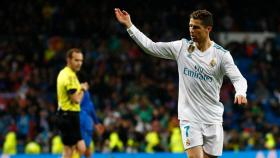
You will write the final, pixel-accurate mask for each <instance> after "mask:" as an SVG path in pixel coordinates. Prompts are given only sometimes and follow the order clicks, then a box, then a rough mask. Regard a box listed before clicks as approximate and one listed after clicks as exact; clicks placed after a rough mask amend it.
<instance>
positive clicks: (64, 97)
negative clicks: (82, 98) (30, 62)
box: [56, 66, 81, 111]
mask: <svg viewBox="0 0 280 158" xmlns="http://www.w3.org/2000/svg"><path fill="white" fill-rule="evenodd" d="M56 84H57V85H56V87H57V99H58V106H59V108H60V109H62V110H63V111H80V104H78V103H74V102H72V101H71V99H70V94H69V93H68V91H69V90H71V89H75V90H76V92H77V91H80V90H81V85H80V82H79V80H78V78H77V75H76V73H75V72H74V71H73V70H72V69H71V68H69V67H67V66H66V67H65V68H63V69H62V70H61V71H60V72H59V74H58V76H57V83H56Z"/></svg>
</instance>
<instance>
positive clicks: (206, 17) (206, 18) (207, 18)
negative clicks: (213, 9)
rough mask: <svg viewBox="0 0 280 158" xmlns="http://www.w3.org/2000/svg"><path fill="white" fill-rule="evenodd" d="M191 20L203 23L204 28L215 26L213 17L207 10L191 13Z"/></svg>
mask: <svg viewBox="0 0 280 158" xmlns="http://www.w3.org/2000/svg"><path fill="white" fill-rule="evenodd" d="M190 18H192V19H198V20H201V21H202V24H203V25H204V26H213V16H212V13H210V12H209V11H207V10H205V9H204V10H196V11H194V12H192V13H191V15H190Z"/></svg>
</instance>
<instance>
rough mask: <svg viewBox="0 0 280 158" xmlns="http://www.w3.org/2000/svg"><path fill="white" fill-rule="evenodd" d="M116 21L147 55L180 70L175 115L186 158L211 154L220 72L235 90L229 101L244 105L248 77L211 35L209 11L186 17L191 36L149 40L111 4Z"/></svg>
mask: <svg viewBox="0 0 280 158" xmlns="http://www.w3.org/2000/svg"><path fill="white" fill-rule="evenodd" d="M115 16H116V18H117V20H118V21H119V22H120V23H121V24H123V25H124V26H125V27H126V28H127V32H128V33H129V35H130V37H131V38H132V39H133V40H134V41H135V42H136V43H137V44H138V45H139V46H140V47H141V48H142V49H143V50H144V51H145V52H146V53H148V54H151V55H153V56H156V57H160V58H165V59H172V60H175V61H176V62H177V65H178V73H179V96H178V97H179V98H178V118H179V120H180V129H181V135H182V141H183V144H184V148H185V150H186V152H187V155H188V157H191V158H214V157H218V156H220V155H222V149H223V127H222V122H223V120H222V119H223V117H222V115H223V111H224V107H223V104H222V103H221V102H220V101H219V93H220V88H221V86H222V82H223V77H224V75H226V76H228V77H229V78H230V80H231V82H232V83H233V85H234V88H235V90H236V94H235V99H234V103H237V104H247V99H246V91H247V81H246V79H245V78H244V77H243V76H242V75H241V73H240V71H239V70H238V68H237V66H236V65H235V64H234V61H233V58H232V56H231V54H230V52H229V51H228V50H225V49H224V48H223V47H221V46H219V45H218V44H216V43H215V42H214V41H212V40H211V39H210V36H209V33H210V32H211V30H212V27H213V19H212V14H211V13H210V12H209V11H207V10H196V11H194V12H192V13H191V15H190V19H189V31H190V36H191V40H186V39H181V40H177V41H172V42H153V41H152V40H150V39H149V38H148V37H146V36H145V35H144V34H143V33H142V32H141V31H139V30H138V29H137V28H136V27H135V26H134V25H133V23H132V22H131V19H130V15H129V14H128V13H127V12H126V11H124V10H123V11H121V10H120V9H119V8H115Z"/></svg>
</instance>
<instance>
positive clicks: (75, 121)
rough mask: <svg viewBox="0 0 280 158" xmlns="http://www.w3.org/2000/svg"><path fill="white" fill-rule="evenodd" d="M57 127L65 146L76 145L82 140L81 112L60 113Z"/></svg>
mask: <svg viewBox="0 0 280 158" xmlns="http://www.w3.org/2000/svg"><path fill="white" fill-rule="evenodd" d="M57 125H58V128H59V130H60V133H61V138H62V142H63V144H64V145H67V146H73V145H76V144H77V142H78V141H79V140H82V136H81V131H80V112H76V111H75V112H74V111H61V110H60V111H59V112H58V120H57Z"/></svg>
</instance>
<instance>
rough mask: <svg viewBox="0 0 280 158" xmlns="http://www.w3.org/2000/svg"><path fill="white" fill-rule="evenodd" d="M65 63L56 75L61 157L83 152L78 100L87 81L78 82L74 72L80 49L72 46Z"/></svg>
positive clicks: (81, 55)
mask: <svg viewBox="0 0 280 158" xmlns="http://www.w3.org/2000/svg"><path fill="white" fill-rule="evenodd" d="M66 60H67V65H66V66H65V67H64V68H63V69H62V70H61V71H60V72H59V74H58V77H57V98H58V116H59V117H58V118H59V120H58V128H59V130H60V133H61V138H62V142H63V144H64V148H63V154H62V157H63V158H71V157H72V154H73V151H74V150H77V151H78V152H79V153H80V154H83V153H84V152H85V149H86V147H85V143H84V141H83V139H82V137H81V132H80V119H79V112H80V102H81V100H82V98H83V95H84V91H86V90H88V83H81V84H80V82H79V80H78V78H77V75H76V73H77V72H78V71H79V70H80V69H81V66H82V63H83V54H82V52H81V50H80V49H77V48H72V49H70V50H69V51H68V52H67V55H66Z"/></svg>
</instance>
